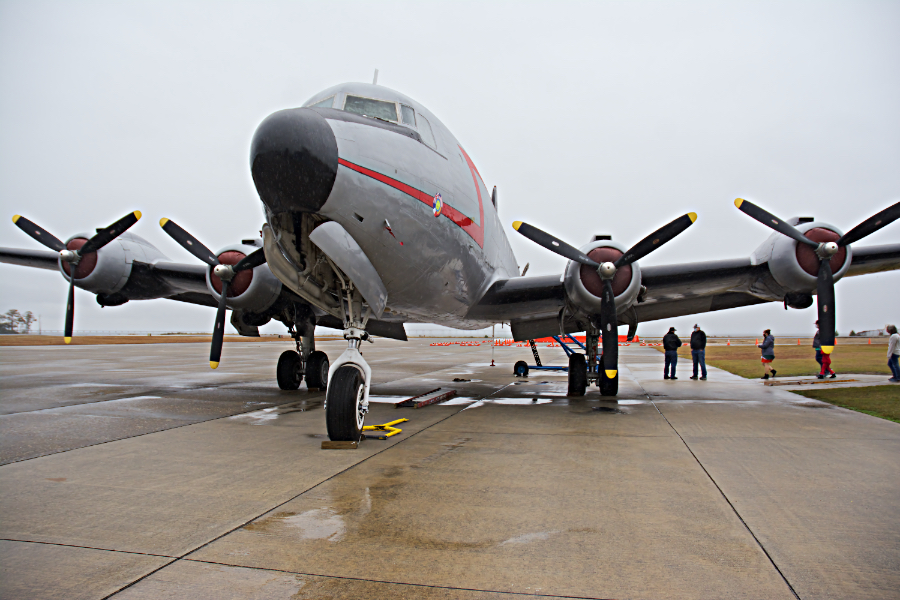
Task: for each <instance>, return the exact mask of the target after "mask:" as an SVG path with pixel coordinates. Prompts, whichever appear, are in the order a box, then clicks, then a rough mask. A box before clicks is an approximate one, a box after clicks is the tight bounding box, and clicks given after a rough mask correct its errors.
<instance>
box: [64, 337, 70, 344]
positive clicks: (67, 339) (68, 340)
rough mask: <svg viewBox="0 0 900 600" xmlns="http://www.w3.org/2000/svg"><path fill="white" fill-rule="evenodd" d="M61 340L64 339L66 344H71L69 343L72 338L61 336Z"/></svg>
mask: <svg viewBox="0 0 900 600" xmlns="http://www.w3.org/2000/svg"><path fill="white" fill-rule="evenodd" d="M63 341H64V342H65V343H67V344H71V343H72V338H70V337H64V338H63Z"/></svg>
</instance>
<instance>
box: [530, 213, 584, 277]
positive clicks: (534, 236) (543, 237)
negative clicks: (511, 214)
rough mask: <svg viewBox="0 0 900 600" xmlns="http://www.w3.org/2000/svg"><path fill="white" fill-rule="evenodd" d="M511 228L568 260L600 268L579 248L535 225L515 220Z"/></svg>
mask: <svg viewBox="0 0 900 600" xmlns="http://www.w3.org/2000/svg"><path fill="white" fill-rule="evenodd" d="M513 229H515V230H516V231H518V232H519V233H521V234H522V235H524V236H525V237H527V238H528V239H529V240H531V241H532V242H534V243H536V244H538V245H540V246H543V247H544V248H546V249H547V250H549V251H550V252H555V253H556V254H559V255H560V256H563V257H565V258H568V259H569V260H574V261H575V262H579V263H581V264H583V265H587V266H589V267H594V268H595V269H599V268H600V263H598V262H596V261H594V260H591V259H590V258H588V256H587V255H586V254H585V253H583V252H582V251H581V250H578V249H577V248H574V247H572V246H570V245H569V244H567V243H565V242H564V241H562V240H560V239H558V238H555V237H553V236H552V235H550V234H549V233H547V232H545V231H541V230H540V229H538V228H537V227H533V226H531V225H529V224H528V223H523V222H522V221H516V222H515V223H513Z"/></svg>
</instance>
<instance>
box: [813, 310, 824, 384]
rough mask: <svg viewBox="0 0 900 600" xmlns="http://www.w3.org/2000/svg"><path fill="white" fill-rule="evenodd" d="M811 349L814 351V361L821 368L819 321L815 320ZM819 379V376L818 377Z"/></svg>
mask: <svg viewBox="0 0 900 600" xmlns="http://www.w3.org/2000/svg"><path fill="white" fill-rule="evenodd" d="M813 350H815V351H816V362H817V363H819V369H821V368H822V344H821V343H820V342H819V322H818V321H816V337H814V338H813ZM820 379H821V377H820Z"/></svg>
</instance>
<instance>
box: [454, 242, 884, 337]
mask: <svg viewBox="0 0 900 600" xmlns="http://www.w3.org/2000/svg"><path fill="white" fill-rule="evenodd" d="M896 269H900V244H889V245H884V246H870V247H867V248H858V249H857V248H854V249H853V262H852V263H851V265H850V268H849V269H848V270H847V273H846V274H845V277H852V276H856V275H864V274H868V273H876V272H880V271H890V270H896ZM641 284H642V286H643V287H644V288H645V289H644V290H642V291H641V294H640V295H639V296H638V300H637V302H636V303H635V304H634V305H633V306H632V307H631V308H629V309H628V310H627V311H625V312H623V313H621V314H620V315H619V324H620V325H632V326H634V325H636V324H637V323H641V322H646V321H655V320H658V319H668V318H672V317H680V316H686V315H692V314H698V313H706V312H712V311H718V310H725V309H729V308H738V307H741V306H751V305H754V304H762V303H765V302H781V301H782V300H783V299H784V296H785V294H787V293H788V292H790V291H791V290H786V289H785V288H783V287H782V286H781V285H779V284H778V282H776V281H775V279H774V277H772V275H771V273H770V271H769V267H768V264H767V263H762V264H753V262H752V260H751V259H749V258H745V259H729V260H715V261H707V262H698V263H686V264H678V265H663V266H653V267H651V266H648V267H642V268H641ZM577 312H578V311H577V307H572V306H567V304H566V292H565V288H564V286H563V283H562V280H561V278H560V277H558V276H555V275H553V276H543V277H517V278H514V279H505V280H501V281H497V282H495V283H494V284H493V285H492V286H491V287H490V289H488V291H487V292H486V293H485V295H484V296H483V297H482V299H481V300H480V301H479V302H478V304H476V305H475V306H474V307H473V308H472V310H471V311H470V312H469V314H468V315H467V316H468V317H469V318H472V319H478V320H484V321H494V322H503V321H505V322H508V323H509V324H510V326H511V327H512V330H513V337H514V338H515V339H517V340H526V339H533V338H535V337H544V336H548V335H556V334H559V333H560V332H561V331H563V332H565V333H574V332H577V331H584V330H585V326H586V323H584V322H583V319H584V317H583V316H582V317H578V316H577V315H576V314H575V313H577ZM579 319H581V320H579Z"/></svg>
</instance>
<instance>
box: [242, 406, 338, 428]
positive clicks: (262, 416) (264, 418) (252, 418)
mask: <svg viewBox="0 0 900 600" xmlns="http://www.w3.org/2000/svg"><path fill="white" fill-rule="evenodd" d="M321 406H322V403H321V402H307V401H306V400H303V401H301V402H292V403H290V404H282V405H280V406H270V407H269V408H263V409H260V410H254V411H252V412H247V413H243V414H240V415H234V416H231V417H228V418H229V419H236V420H243V421H245V422H246V421H249V422H250V424H251V425H264V424H266V423H271V422H273V421H276V420H278V417H281V416H283V415H288V414H290V413H295V412H307V411H309V410H313V409H316V408H321Z"/></svg>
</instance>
